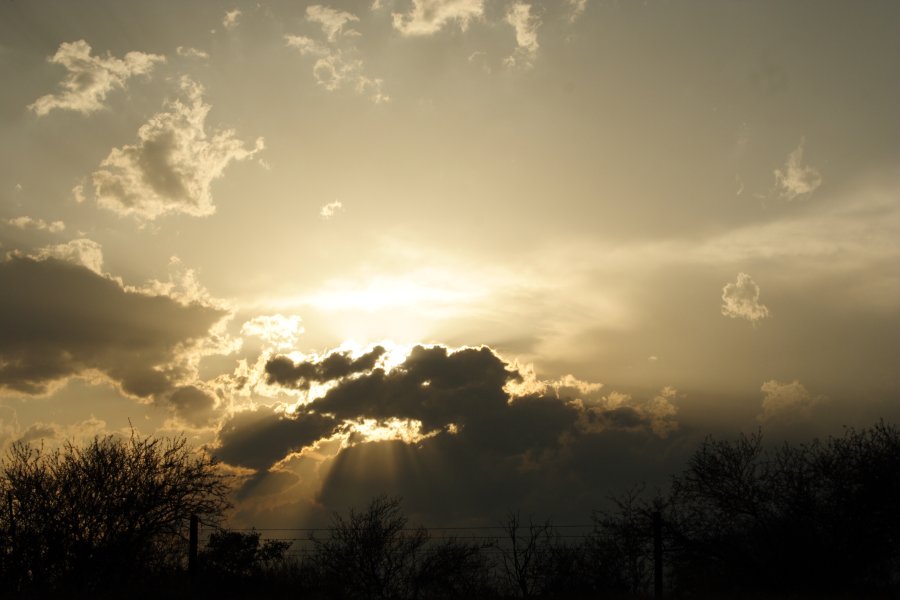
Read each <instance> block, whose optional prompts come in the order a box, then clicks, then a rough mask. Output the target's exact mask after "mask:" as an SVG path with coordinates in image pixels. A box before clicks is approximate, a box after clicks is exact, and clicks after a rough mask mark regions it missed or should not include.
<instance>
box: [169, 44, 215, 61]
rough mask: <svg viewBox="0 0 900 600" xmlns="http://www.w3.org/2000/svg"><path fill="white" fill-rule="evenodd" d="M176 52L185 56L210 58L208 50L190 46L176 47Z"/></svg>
mask: <svg viewBox="0 0 900 600" xmlns="http://www.w3.org/2000/svg"><path fill="white" fill-rule="evenodd" d="M175 52H176V53H177V54H178V56H184V57H185V58H200V59H207V58H209V53H208V52H204V51H203V50H198V49H196V48H191V47H190V46H178V47H177V48H175Z"/></svg>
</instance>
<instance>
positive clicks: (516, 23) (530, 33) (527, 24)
mask: <svg viewBox="0 0 900 600" xmlns="http://www.w3.org/2000/svg"><path fill="white" fill-rule="evenodd" d="M531 8H532V6H531V5H530V4H525V3H524V2H513V3H512V4H511V5H510V7H509V9H508V10H507V12H506V18H505V21H506V22H507V23H509V24H510V25H512V26H513V28H514V29H515V30H516V44H517V47H516V50H515V52H514V53H513V54H512V55H511V56H509V57H507V58H506V59H505V60H504V61H503V62H504V64H505V65H506V66H508V67H523V68H529V67H532V66H533V65H534V60H535V58H536V57H537V52H538V48H539V47H540V44H538V37H537V30H538V27H540V25H541V21H540V19H539V18H538V17H536V16H534V15H532V14H531Z"/></svg>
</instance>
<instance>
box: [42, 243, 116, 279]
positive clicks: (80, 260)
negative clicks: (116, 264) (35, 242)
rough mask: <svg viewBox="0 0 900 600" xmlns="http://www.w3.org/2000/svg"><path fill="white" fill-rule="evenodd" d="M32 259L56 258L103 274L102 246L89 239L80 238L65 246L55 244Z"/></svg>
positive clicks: (44, 248) (46, 247) (43, 249)
mask: <svg viewBox="0 0 900 600" xmlns="http://www.w3.org/2000/svg"><path fill="white" fill-rule="evenodd" d="M29 256H30V258H34V259H37V260H46V259H48V258H55V259H57V260H64V261H66V262H69V263H72V264H75V265H81V266H82V267H85V268H87V269H90V270H91V271H93V272H94V273H96V274H98V275H102V274H103V249H102V248H101V246H100V244H98V243H97V242H95V241H94V240H89V239H87V238H79V239H76V240H72V241H69V242H66V243H64V244H54V245H52V246H45V247H43V248H39V249H38V250H36V251H35V252H33V253H31V254H30V255H29Z"/></svg>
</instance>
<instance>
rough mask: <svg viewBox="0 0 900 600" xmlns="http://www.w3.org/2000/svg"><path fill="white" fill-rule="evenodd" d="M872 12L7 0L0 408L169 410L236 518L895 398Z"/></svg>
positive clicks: (25, 416) (898, 282)
mask: <svg viewBox="0 0 900 600" xmlns="http://www.w3.org/2000/svg"><path fill="white" fill-rule="evenodd" d="M898 27H900V6H898V5H897V3H895V2H887V1H883V2H881V1H872V2H866V3H854V2H834V1H823V0H802V1H801V0H798V1H796V2H783V1H775V0H773V1H759V2H744V1H737V0H723V1H715V2H714V1H712V0H710V1H699V0H698V1H689V0H647V1H642V2H639V1H630V0H607V1H603V0H375V1H374V2H373V1H370V0H356V1H349V0H347V1H334V2H331V3H327V4H317V3H310V2H303V1H298V0H291V1H288V0H283V1H282V0H271V1H267V0H258V1H257V0H254V1H252V2H251V1H243V0H240V1H235V2H224V3H221V2H200V1H197V2H176V1H169V0H166V1H157V2H137V1H125V2H123V1H109V2H102V1H88V2H78V3H73V2H67V1H62V0H60V1H50V0H30V1H25V0H9V1H5V2H3V3H2V4H0V77H2V81H3V82H4V84H3V87H2V91H0V132H2V135H0V257H2V258H0V261H2V262H0V445H3V446H6V445H8V444H9V443H11V442H13V441H15V440H22V439H24V440H30V441H38V440H44V443H45V444H50V445H52V444H57V443H61V442H63V441H65V440H67V439H76V440H77V439H83V438H84V437H86V436H92V435H94V434H104V433H119V432H127V431H128V430H129V428H130V427H132V426H133V427H134V428H135V429H137V430H138V431H139V432H141V433H143V434H159V435H172V434H176V433H180V432H184V433H185V435H187V436H188V437H189V438H190V439H191V441H192V443H193V444H194V445H196V446H198V447H201V446H202V447H204V448H206V449H208V450H209V451H211V452H212V453H214V454H216V455H217V456H218V457H219V458H220V459H221V460H222V462H223V464H224V465H226V467H227V468H228V469H230V470H232V471H233V472H234V473H236V474H237V475H238V476H239V477H241V478H242V479H241V481H242V482H243V483H241V484H240V485H241V487H240V490H239V492H238V499H239V501H238V516H237V517H236V518H238V519H243V520H244V522H247V523H251V524H258V525H263V524H266V523H285V522H294V521H302V520H303V519H304V518H312V517H310V515H312V516H315V515H319V514H324V513H327V511H328V510H330V509H332V508H342V507H344V506H346V505H347V504H353V503H356V504H361V503H362V502H364V501H365V499H367V498H368V497H369V496H371V495H374V494H376V493H379V492H388V493H400V494H403V495H404V496H405V497H406V498H407V499H408V503H409V505H410V506H411V508H412V510H414V511H416V512H417V513H418V514H421V515H422V516H423V518H424V519H426V520H430V521H431V522H437V521H449V520H454V519H455V520H465V519H468V518H475V517H478V516H485V515H487V516H491V515H493V514H495V513H496V512H497V511H502V510H505V509H507V508H514V507H517V506H518V507H535V508H536V509H541V510H543V509H546V510H557V511H563V510H572V511H584V510H588V509H589V508H590V507H592V506H595V505H596V504H597V503H598V502H599V501H600V499H602V498H604V497H606V495H607V494H608V493H610V492H613V491H615V490H616V488H617V486H624V485H627V484H629V483H632V482H634V481H638V480H642V479H645V480H649V481H655V480H659V479H660V477H661V475H660V474H662V473H667V472H670V471H671V470H672V469H674V468H678V466H679V465H680V464H681V463H680V461H681V460H683V458H684V456H685V455H686V453H687V452H689V451H690V449H691V448H692V447H693V444H695V443H696V441H697V440H699V439H702V437H703V436H704V435H706V434H707V433H717V434H729V435H730V434H732V433H734V432H737V431H741V430H743V431H748V430H752V429H755V428H756V427H758V426H760V425H762V426H763V427H764V428H765V430H766V431H769V432H772V433H773V434H774V436H775V437H777V436H791V435H811V434H827V433H831V432H836V431H839V428H840V426H842V425H844V424H848V425H857V426H859V425H867V424H870V423H871V422H872V421H873V420H875V419H877V418H879V417H884V418H887V419H889V420H890V419H895V418H896V417H897V416H898V414H900V411H898V401H900V376H898V373H900V350H898V347H900V242H898V240H900V235H898V234H900V201H898V193H900V170H898V167H900V144H898V140H900V112H898V111H897V107H898V106H900V78H898V66H900V64H898V57H900V36H898V35H897V31H898ZM436 498H438V499H439V500H436ZM560 498H564V499H563V500H561V499H560ZM548 507H549V508H548ZM585 514H586V513H585Z"/></svg>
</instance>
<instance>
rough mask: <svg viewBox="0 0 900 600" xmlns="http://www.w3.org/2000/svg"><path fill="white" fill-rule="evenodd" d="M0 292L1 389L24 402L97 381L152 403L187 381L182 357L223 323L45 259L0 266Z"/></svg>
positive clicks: (16, 259)
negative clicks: (79, 379)
mask: <svg viewBox="0 0 900 600" xmlns="http://www.w3.org/2000/svg"><path fill="white" fill-rule="evenodd" d="M0 289H3V290H4V293H3V294H0V331H3V335H2V336H0V388H5V389H7V390H13V391H16V392H21V393H26V394H42V393H46V392H48V391H50V390H51V389H52V387H53V386H54V385H55V384H58V383H61V382H63V381H64V380H65V379H66V378H68V377H71V376H90V377H96V376H101V377H103V378H105V379H108V380H110V381H112V382H113V383H115V384H116V385H117V386H119V388H120V389H121V390H122V391H123V392H124V393H126V394H129V395H131V396H135V397H139V398H145V399H150V398H153V397H158V396H159V395H161V394H165V393H167V392H169V391H171V390H173V389H174V387H176V385H177V382H178V381H180V380H181V379H182V378H183V377H185V376H186V375H187V374H188V373H187V372H186V369H185V367H184V365H183V364H182V361H181V355H182V353H183V352H186V351H187V350H189V349H190V348H191V347H192V346H193V344H195V343H197V342H198V341H199V340H202V339H204V338H205V336H207V335H208V334H209V331H210V329H211V328H212V327H213V325H215V324H216V323H217V322H218V321H220V320H221V319H222V318H223V317H224V316H225V313H224V311H220V310H217V309H213V308H210V307H207V306H201V305H196V304H195V305H191V306H184V305H182V304H180V303H178V302H176V301H174V300H172V299H171V298H168V297H165V296H151V295H147V294H142V293H138V292H131V291H127V290H126V289H124V288H123V287H122V285H121V284H120V283H118V282H116V281H113V280H112V279H110V278H108V277H104V276H101V275H99V274H98V273H96V272H94V271H93V270H91V269H89V268H86V267H84V266H81V265H76V264H71V263H69V262H64V261H61V260H59V259H57V258H50V257H48V258H46V259H44V260H36V259H34V258H28V257H21V256H12V257H10V258H9V259H7V260H6V261H4V262H2V263H0ZM60 290H65V294H61V293H60Z"/></svg>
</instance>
